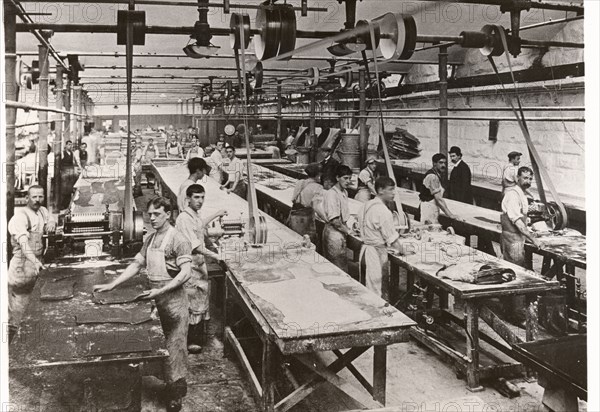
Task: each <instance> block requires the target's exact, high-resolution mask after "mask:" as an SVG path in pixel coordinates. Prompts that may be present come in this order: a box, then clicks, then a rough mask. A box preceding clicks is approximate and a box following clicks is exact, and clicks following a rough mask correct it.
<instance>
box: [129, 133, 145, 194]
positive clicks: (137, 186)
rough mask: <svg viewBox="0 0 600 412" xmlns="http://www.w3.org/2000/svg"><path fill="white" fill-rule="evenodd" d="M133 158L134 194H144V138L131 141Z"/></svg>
mask: <svg viewBox="0 0 600 412" xmlns="http://www.w3.org/2000/svg"><path fill="white" fill-rule="evenodd" d="M131 156H132V158H131V160H132V162H131V163H132V166H133V173H134V178H133V193H134V196H143V193H142V160H143V159H144V149H143V148H142V139H140V138H138V139H136V140H135V141H132V142H131Z"/></svg>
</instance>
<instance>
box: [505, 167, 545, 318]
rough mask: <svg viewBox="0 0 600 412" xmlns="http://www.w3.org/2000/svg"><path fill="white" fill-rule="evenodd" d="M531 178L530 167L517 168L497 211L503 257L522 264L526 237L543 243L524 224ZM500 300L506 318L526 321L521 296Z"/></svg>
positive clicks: (538, 244)
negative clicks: (498, 212) (512, 182)
mask: <svg viewBox="0 0 600 412" xmlns="http://www.w3.org/2000/svg"><path fill="white" fill-rule="evenodd" d="M532 180H533V170H531V169H530V168H528V167H527V166H523V167H520V168H519V169H518V170H517V174H516V180H515V183H516V184H515V185H514V186H509V187H506V188H505V189H504V197H503V198H502V214H501V215H500V223H501V225H502V235H501V237H500V242H501V243H500V244H501V247H502V258H503V259H504V260H506V261H508V262H511V263H514V264H516V265H519V266H523V267H524V266H525V240H529V241H530V242H531V243H532V244H533V245H534V246H535V247H536V248H540V247H541V246H542V245H541V243H540V242H539V241H538V240H537V239H536V238H535V237H534V235H533V233H532V232H530V231H529V229H528V228H527V210H528V209H529V203H528V201H527V197H526V196H525V193H526V192H527V190H528V189H529V188H530V187H531V182H532ZM503 302H504V314H505V317H506V319H507V320H508V321H509V322H511V323H513V324H515V325H523V324H524V323H525V309H524V306H525V302H524V297H523V296H516V297H507V298H505V299H503Z"/></svg>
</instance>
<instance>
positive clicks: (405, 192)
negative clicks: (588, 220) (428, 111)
mask: <svg viewBox="0 0 600 412" xmlns="http://www.w3.org/2000/svg"><path fill="white" fill-rule="evenodd" d="M267 167H268V168H269V169H272V170H274V171H276V172H280V173H277V174H274V176H275V177H276V176H279V175H282V174H283V173H285V175H287V176H289V177H295V178H296V179H300V178H305V177H306V175H305V174H304V172H303V171H302V168H303V166H299V165H289V166H280V165H271V166H267ZM397 190H398V193H399V194H400V199H401V201H402V206H403V208H404V211H405V212H407V213H410V214H413V215H414V214H416V213H417V212H418V209H419V203H420V200H419V194H418V192H416V191H413V190H409V189H405V188H398V189H397ZM445 200H446V202H447V204H448V207H449V208H450V210H452V211H454V212H455V214H457V215H458V216H459V219H457V220H454V219H450V218H448V217H447V216H445V215H444V214H440V223H441V224H442V225H444V227H446V226H452V227H453V228H454V230H455V231H456V233H457V234H460V235H462V236H465V238H466V239H467V242H469V239H470V236H471V235H476V236H477V237H478V247H477V248H478V249H480V250H482V251H484V252H487V253H493V249H492V248H491V247H490V242H491V241H495V242H500V235H501V234H502V227H501V226H500V212H498V211H495V210H491V209H486V208H482V207H479V206H475V205H470V204H467V203H461V202H457V201H454V200H449V199H445ZM566 233H567V234H566V235H553V234H550V235H545V236H541V237H540V240H541V241H542V242H544V244H545V246H544V247H543V248H542V249H536V248H535V247H533V245H531V244H529V243H527V244H526V245H525V251H526V253H527V255H528V259H527V260H528V269H532V268H533V258H532V256H533V255H534V254H538V255H541V256H542V257H543V258H544V261H543V265H542V274H543V275H545V276H547V277H550V278H551V277H554V276H555V275H556V274H557V273H559V272H560V271H561V270H563V269H564V270H566V271H567V272H568V273H571V274H574V273H575V268H580V269H584V270H585V269H586V268H587V259H586V257H587V256H586V237H585V236H583V235H580V234H571V235H569V234H568V233H569V231H566Z"/></svg>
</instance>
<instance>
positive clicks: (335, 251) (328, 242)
mask: <svg viewBox="0 0 600 412" xmlns="http://www.w3.org/2000/svg"><path fill="white" fill-rule="evenodd" d="M323 255H324V256H325V259H327V260H328V261H330V262H331V263H333V264H334V265H336V266H337V267H338V268H340V269H342V270H343V271H344V272H346V273H348V256H347V255H346V234H344V233H342V232H340V231H339V230H337V229H336V228H334V227H333V226H332V225H330V224H329V223H326V224H325V228H324V229H323Z"/></svg>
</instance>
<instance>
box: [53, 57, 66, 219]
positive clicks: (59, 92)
mask: <svg viewBox="0 0 600 412" xmlns="http://www.w3.org/2000/svg"><path fill="white" fill-rule="evenodd" d="M63 99H64V92H63V67H62V66H61V65H60V64H57V65H56V108H57V109H59V110H62V108H63ZM65 117H66V115H62V114H59V115H58V116H57V118H56V126H55V127H54V132H55V137H54V143H53V144H52V152H53V153H54V184H53V186H52V211H53V212H55V213H58V211H59V210H60V179H61V175H60V160H61V159H60V158H61V156H60V154H61V152H62V142H63V122H62V121H61V120H63V118H65ZM65 123H66V122H65Z"/></svg>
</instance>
